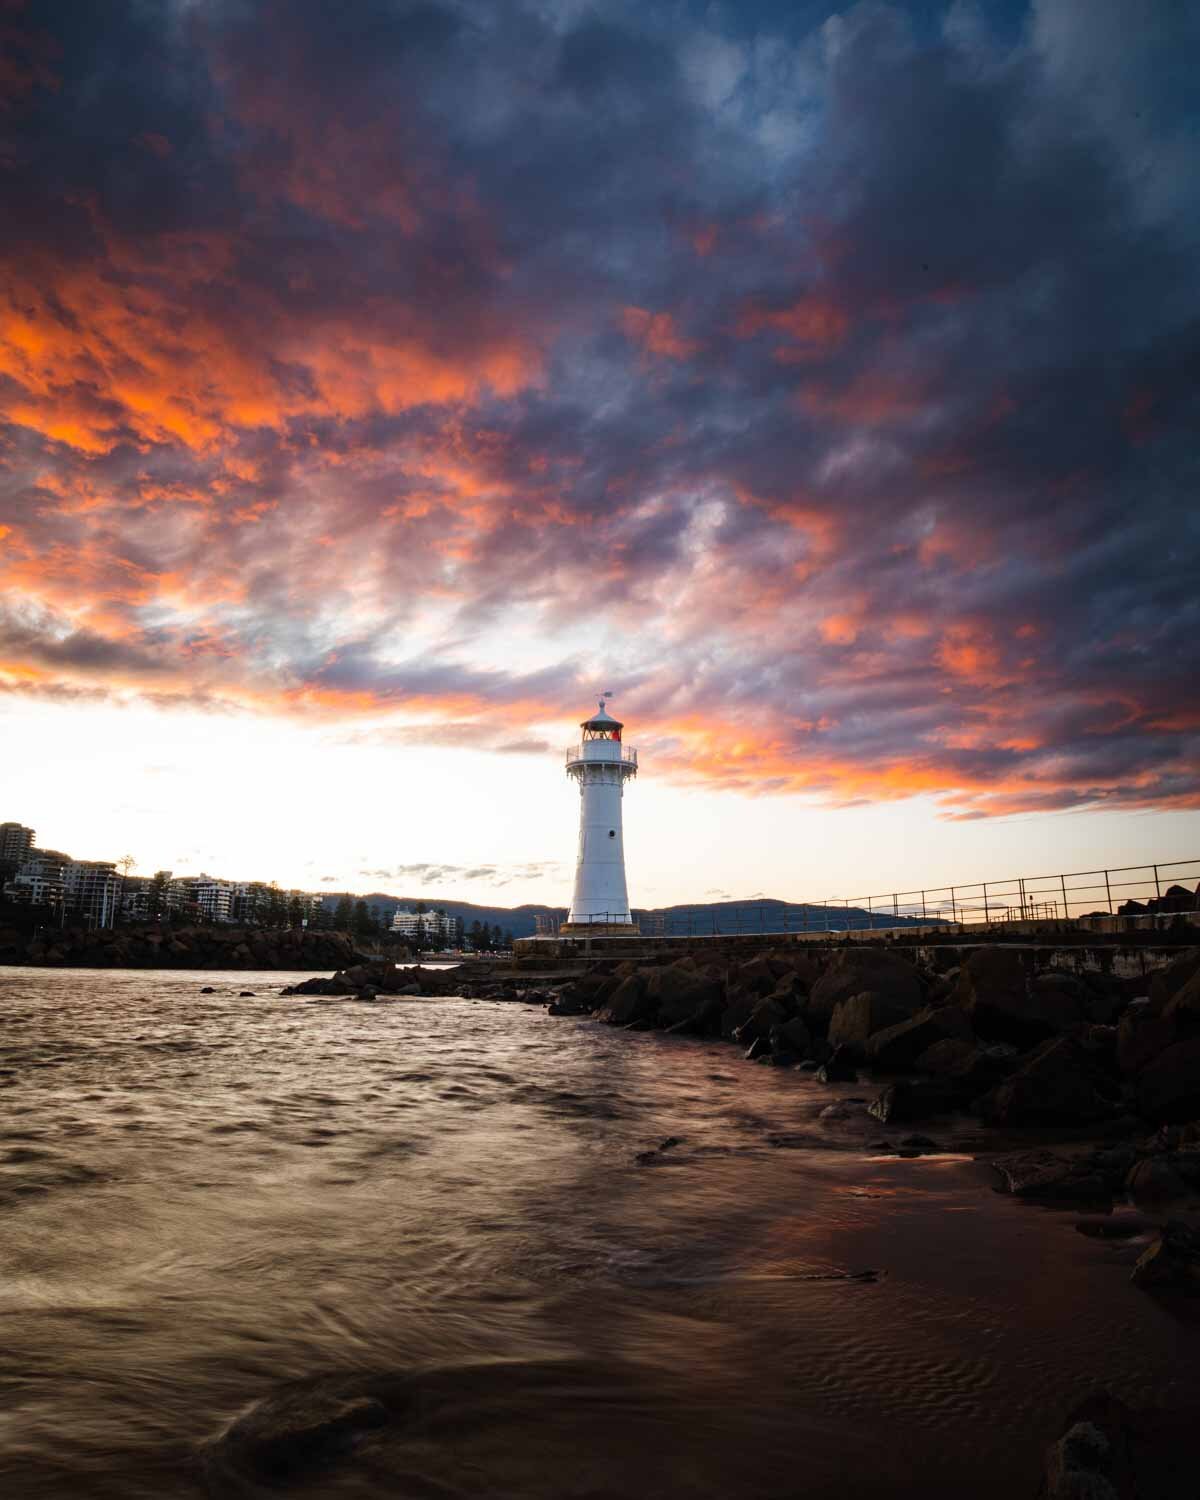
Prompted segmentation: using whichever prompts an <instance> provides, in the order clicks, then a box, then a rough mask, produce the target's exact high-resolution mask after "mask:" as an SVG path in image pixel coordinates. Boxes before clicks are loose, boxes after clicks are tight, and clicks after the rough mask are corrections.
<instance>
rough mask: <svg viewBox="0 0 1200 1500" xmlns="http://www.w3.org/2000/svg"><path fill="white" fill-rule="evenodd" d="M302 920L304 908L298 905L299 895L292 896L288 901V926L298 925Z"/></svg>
mask: <svg viewBox="0 0 1200 1500" xmlns="http://www.w3.org/2000/svg"><path fill="white" fill-rule="evenodd" d="M303 920H304V908H303V907H302V906H301V905H300V897H299V896H293V897H292V899H291V900H290V901H289V902H288V926H289V927H299V925H300V923H301V922H302V921H303Z"/></svg>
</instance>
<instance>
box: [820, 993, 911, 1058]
mask: <svg viewBox="0 0 1200 1500" xmlns="http://www.w3.org/2000/svg"><path fill="white" fill-rule="evenodd" d="M910 1015H911V1011H910V1009H909V1007H908V1006H907V1005H903V1004H900V1003H898V1002H897V1001H895V1000H894V999H893V998H892V997H891V996H890V995H889V994H887V993H881V992H880V991H878V990H861V991H860V992H859V993H858V994H857V995H850V996H849V997H848V998H847V999H845V1000H839V1001H838V1003H837V1004H836V1005H835V1006H834V1008H833V1015H832V1016H831V1017H830V1020H829V1041H830V1045H831V1046H834V1047H836V1046H839V1045H841V1046H849V1047H857V1048H859V1049H860V1050H861V1049H862V1047H863V1046H864V1045H865V1044H866V1041H867V1038H868V1037H870V1036H872V1035H873V1034H874V1033H875V1032H877V1031H883V1030H884V1028H885V1027H887V1026H895V1025H896V1024H897V1022H901V1021H906V1020H907V1019H908V1018H909V1016H910Z"/></svg>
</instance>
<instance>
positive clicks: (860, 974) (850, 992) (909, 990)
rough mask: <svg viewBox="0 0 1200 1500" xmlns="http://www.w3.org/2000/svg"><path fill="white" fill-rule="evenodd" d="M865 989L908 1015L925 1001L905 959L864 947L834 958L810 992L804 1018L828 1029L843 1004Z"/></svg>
mask: <svg viewBox="0 0 1200 1500" xmlns="http://www.w3.org/2000/svg"><path fill="white" fill-rule="evenodd" d="M864 990H870V991H872V992H873V993H874V994H876V995H879V996H881V997H883V998H885V999H886V1000H887V1001H888V1002H889V1003H890V1004H892V1005H894V1006H896V1007H897V1008H898V1009H900V1010H902V1011H903V1012H904V1013H905V1014H907V1015H912V1013H913V1011H915V1010H918V1009H919V1008H920V1006H921V1004H922V1003H923V1000H924V995H923V993H922V990H921V981H920V980H919V978H918V977H917V971H916V969H914V968H913V966H912V964H911V963H910V962H909V961H908V960H907V959H906V958H901V957H900V956H899V955H898V954H895V953H889V952H888V951H887V949H885V948H874V947H868V946H867V945H866V944H862V945H860V946H858V947H853V948H842V949H839V950H838V952H837V953H835V954H834V955H833V958H832V959H831V960H830V962H829V965H828V967H827V968H826V970H825V972H824V973H823V974H822V975H821V977H820V978H819V979H818V980H817V981H816V983H815V984H814V985H813V987H812V990H811V991H810V993H809V996H808V1004H807V1006H806V1008H805V1019H806V1020H807V1021H808V1022H809V1024H810V1025H813V1024H816V1025H818V1026H822V1027H823V1026H826V1025H828V1023H829V1021H830V1020H831V1019H832V1017H833V1012H834V1010H835V1009H836V1008H837V1006H838V1004H839V1003H840V1002H841V1001H843V1000H849V999H851V998H852V997H853V996H854V995H860V994H862V993H863V991H864Z"/></svg>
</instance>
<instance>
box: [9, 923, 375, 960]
mask: <svg viewBox="0 0 1200 1500" xmlns="http://www.w3.org/2000/svg"><path fill="white" fill-rule="evenodd" d="M360 957H361V955H360V954H359V953H358V952H357V951H356V949H355V946H354V940H353V938H351V937H350V936H349V934H347V933H344V932H314V931H311V930H309V929H308V928H298V927H292V928H285V929H281V930H276V929H267V928H263V927H215V926H214V927H209V926H195V927H167V926H165V925H162V926H160V925H159V924H158V923H150V924H147V925H145V926H139V927H115V928H105V929H103V930H101V931H98V932H87V931H85V930H83V929H82V928H74V927H67V928H63V929H46V930H44V931H42V932H40V933H37V934H35V935H34V936H32V937H29V936H28V935H25V934H20V933H17V932H14V931H6V930H0V963H4V964H28V965H33V966H45V967H50V968H80V969H330V968H336V967H339V966H341V965H343V964H352V963H354V962H355V961H356V960H357V959H359V958H360Z"/></svg>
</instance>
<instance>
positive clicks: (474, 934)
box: [470, 920, 483, 953]
mask: <svg viewBox="0 0 1200 1500" xmlns="http://www.w3.org/2000/svg"><path fill="white" fill-rule="evenodd" d="M470 936H471V952H472V953H482V952H483V929H482V928H481V927H480V925H479V922H478V920H476V921H474V922H472V923H471V934H470Z"/></svg>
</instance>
